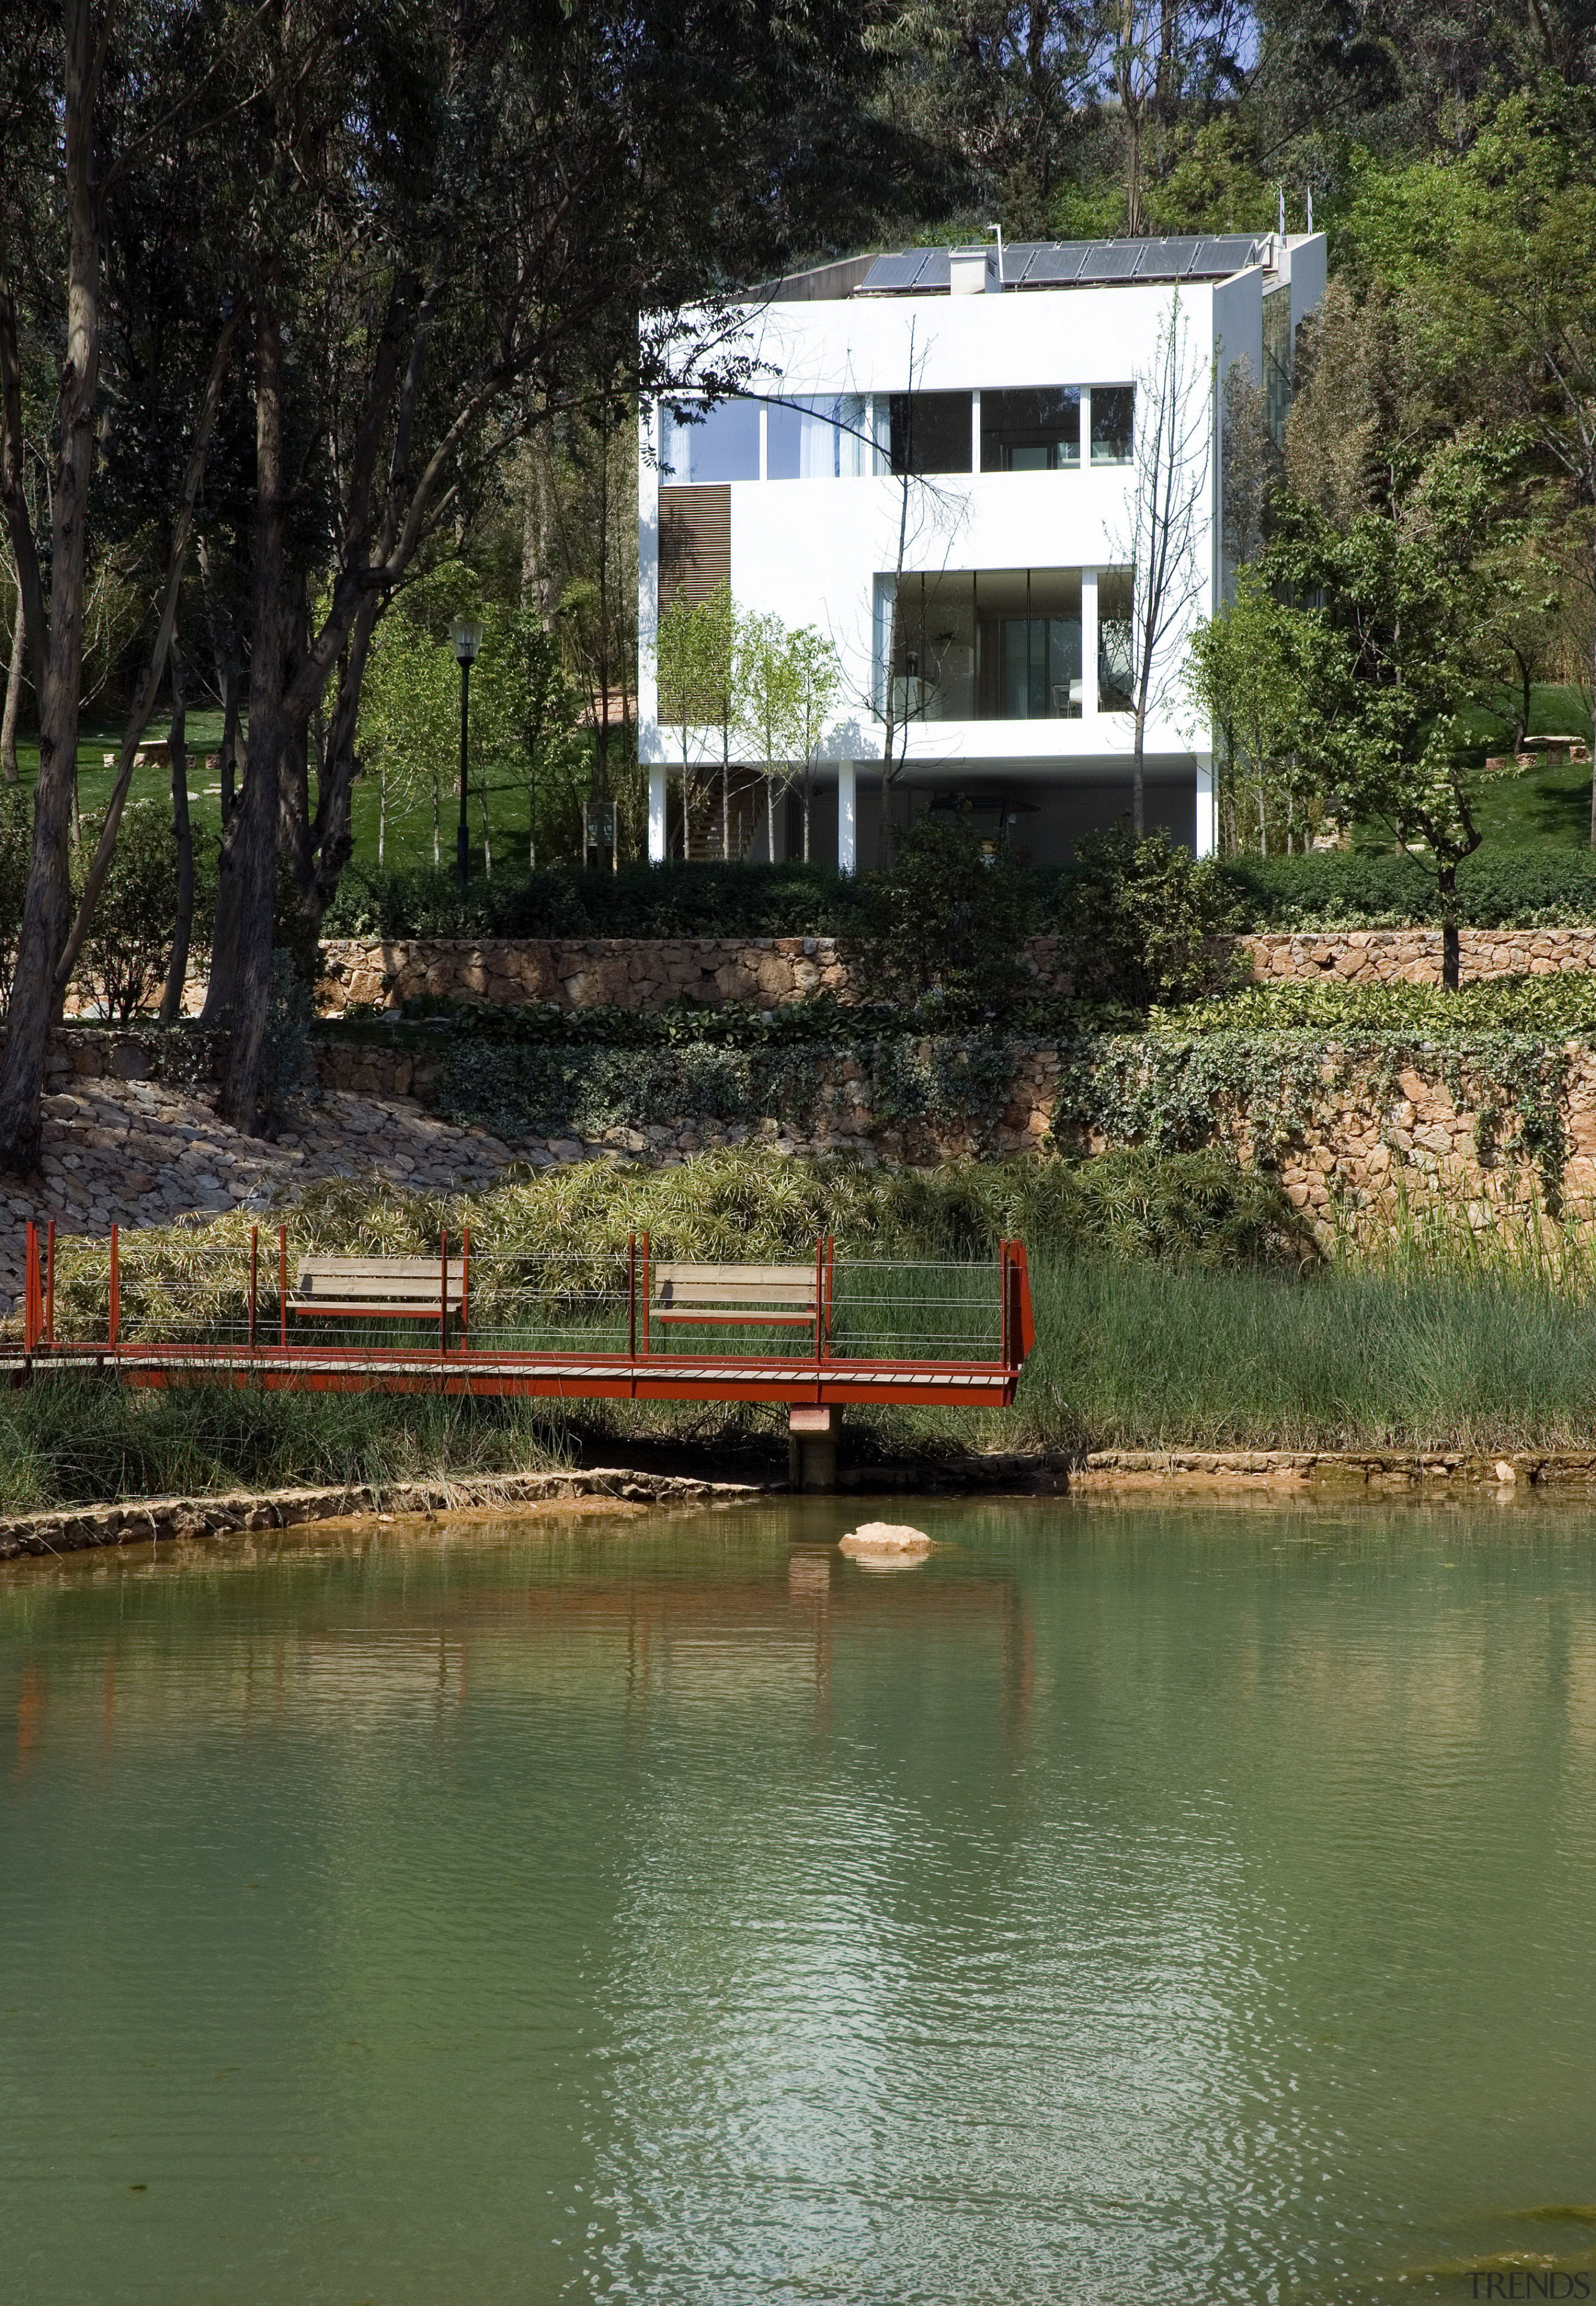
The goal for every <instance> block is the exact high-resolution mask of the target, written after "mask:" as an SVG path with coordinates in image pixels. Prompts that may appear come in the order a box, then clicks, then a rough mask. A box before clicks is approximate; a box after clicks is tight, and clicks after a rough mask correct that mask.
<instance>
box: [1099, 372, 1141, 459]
mask: <svg viewBox="0 0 1596 2306" xmlns="http://www.w3.org/2000/svg"><path fill="white" fill-rule="evenodd" d="M1135 413H1136V387H1135V386H1134V385H1133V384H1094V385H1093V387H1092V462H1093V464H1094V465H1128V464H1129V463H1130V461H1131V425H1132V420H1133V418H1134V416H1135Z"/></svg>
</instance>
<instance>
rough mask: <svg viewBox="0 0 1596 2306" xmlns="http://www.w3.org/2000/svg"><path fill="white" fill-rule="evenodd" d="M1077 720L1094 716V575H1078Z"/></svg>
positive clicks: (1085, 571)
mask: <svg viewBox="0 0 1596 2306" xmlns="http://www.w3.org/2000/svg"><path fill="white" fill-rule="evenodd" d="M1080 717H1081V719H1082V720H1083V721H1095V720H1096V719H1097V570H1096V569H1095V568H1083V569H1082V570H1081V572H1080Z"/></svg>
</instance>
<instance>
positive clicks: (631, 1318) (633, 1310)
mask: <svg viewBox="0 0 1596 2306" xmlns="http://www.w3.org/2000/svg"><path fill="white" fill-rule="evenodd" d="M636 1358H637V1236H636V1234H635V1233H629V1234H627V1360H628V1361H634V1362H635V1361H636Z"/></svg>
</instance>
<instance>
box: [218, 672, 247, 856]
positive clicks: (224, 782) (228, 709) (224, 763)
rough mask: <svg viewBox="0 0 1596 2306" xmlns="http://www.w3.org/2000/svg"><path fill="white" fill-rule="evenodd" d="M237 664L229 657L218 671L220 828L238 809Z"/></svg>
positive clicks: (239, 685) (238, 686)
mask: <svg viewBox="0 0 1596 2306" xmlns="http://www.w3.org/2000/svg"><path fill="white" fill-rule="evenodd" d="M242 687H243V682H242V681H241V679H239V668H238V660H237V658H236V657H233V656H230V657H229V658H228V660H227V662H226V666H225V667H224V668H223V671H222V757H221V786H222V790H221V815H222V824H223V826H224V828H226V825H227V824H230V823H231V822H232V817H233V812H234V810H235V808H236V807H237V806H238V694H239V690H240V689H241V688H242Z"/></svg>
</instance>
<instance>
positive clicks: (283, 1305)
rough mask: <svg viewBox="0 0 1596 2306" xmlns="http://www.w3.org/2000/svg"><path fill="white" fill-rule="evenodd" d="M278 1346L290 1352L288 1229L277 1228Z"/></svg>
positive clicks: (283, 1227) (285, 1227)
mask: <svg viewBox="0 0 1596 2306" xmlns="http://www.w3.org/2000/svg"><path fill="white" fill-rule="evenodd" d="M277 1344H278V1345H280V1346H281V1348H282V1350H283V1351H284V1353H286V1352H287V1350H288V1228H287V1226H286V1225H282V1226H278V1227H277Z"/></svg>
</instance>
